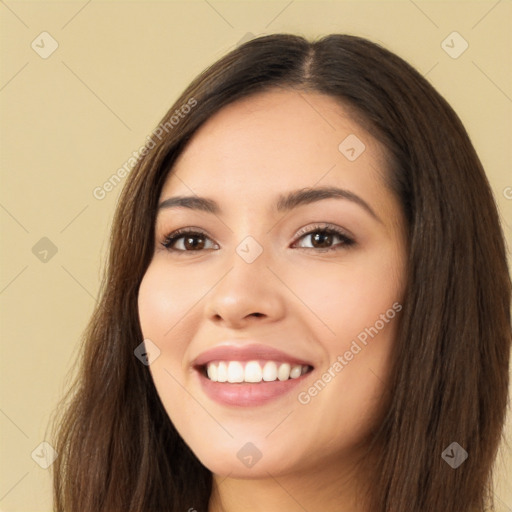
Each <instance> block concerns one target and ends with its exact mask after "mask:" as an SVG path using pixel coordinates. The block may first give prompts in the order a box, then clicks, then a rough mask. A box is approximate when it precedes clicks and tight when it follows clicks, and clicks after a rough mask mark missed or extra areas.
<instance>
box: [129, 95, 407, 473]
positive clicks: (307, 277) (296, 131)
mask: <svg viewBox="0 0 512 512" xmlns="http://www.w3.org/2000/svg"><path fill="white" fill-rule="evenodd" d="M386 173H387V168H386V155H385V151H384V149H383V147H382V146H381V145H380V144H379V143H378V142H377V141H376V140H375V139H374V138H373V137H372V136H370V134H369V133H367V132H366V131H364V130H363V128H362V127H361V126H359V125H358V124H357V123H356V122H355V121H354V120H352V118H351V117H350V116H349V113H348V112H347V110H346V109H344V107H343V106H342V105H340V103H339V102H337V101H336V100H334V99H332V98H331V97H329V96H325V95H322V94H317V93H305V92H298V91H284V90H279V91H272V92H265V93H261V94H258V95H256V96H252V97H250V98H247V99H243V100H240V101H238V102H236V103H233V104H231V105H229V106H227V107H225V108H224V109H222V110H221V111H220V112H219V113H217V114H216V115H215V116H213V117H212V118H210V119H209V120H208V122H206V123H205V124H204V125H203V126H202V127H201V129H200V130H199V131H198V132H196V134H195V136H194V137H193V139H192V140H191V141H190V143H189V145H188V146H187V147H186V149H185V150H184V152H183V153H182V154H181V155H180V157H179V159H178V160H177V161H176V163H175V165H174V167H173V169H172V170H171V172H170V173H169V175H168V177H167V180H166V182H165V184H164V187H163V189H162V193H161V197H160V201H159V204H161V207H160V208H159V212H158V216H157V221H156V236H155V240H154V255H153V258H152V261H151V263H150V265H149V268H148V270H147V272H146V274H145V276H144V278H143V280H142V283H141V286H140V291H139V298H138V306H139V319H140V324H141V328H142V332H143V335H144V338H145V339H146V347H147V348H148V351H149V352H150V354H151V351H152V348H151V347H154V346H156V347H158V350H159V351H160V352H159V355H158V357H156V359H154V360H153V362H152V363H151V364H150V366H149V369H150V372H151V375H152V378H153V380H154V383H155V386H156V389H157V391H158V393H159V396H160V398H161V400H162V403H163V405H164V407H165V409H166V411H167V413H168V415H169V417H170V419H171V421H172V422H173V424H174V425H175V427H176V429H177V430H178V432H179V433H180V435H181V436H182V438H183V439H184V440H185V442H186V443H187V444H188V445H189V446H190V448H191V449H192V450H193V451H194V453H195V454H196V455H197V457H198V458H199V459H200V460H201V462H202V463H203V464H204V465H205V466H206V467H207V468H208V469H210V470H211V471H212V472H214V473H216V474H219V475H228V474H230V476H231V477H241V478H257V477H261V476H268V474H269V473H270V474H271V475H273V476H277V475H284V474H291V473H293V472H300V471H316V470H318V468H322V469H325V468H328V467H331V466H335V465H336V464H339V462H340V461H342V460H350V458H351V457H353V456H354V455H356V446H358V444H359V443H360V442H361V440H363V439H364V438H365V436H366V435H367V434H368V433H369V432H371V430H372V429H373V428H375V426H376V423H378V421H379V415H378V414H377V411H378V410H379V404H381V403H382V401H383V397H384V393H385V390H386V385H387V384H386V383H387V377H388V369H389V367H390V362H391V361H390V351H391V348H392V345H393V341H394V337H395V333H396V329H397V323H398V322H399V318H400V312H399V311H400V309H401V300H402V295H403V290H404V286H405V283H404V279H403V278H404V265H405V259H406V239H405V235H404V219H403V216H402V213H401V208H400V205H399V203H398V200H397V199H396V198H395V196H394V195H393V193H392V192H391V190H390V189H389V188H388V187H387V185H386V180H385V177H386ZM317 189H318V190H317ZM320 189H325V190H324V191H323V192H322V191H320ZM185 196H190V197H191V198H192V199H188V200H186V199H183V198H184V197H185ZM177 197H181V198H182V199H181V200H180V201H177V200H176V199H175V198H177ZM173 198H174V201H172V199H173ZM205 200H207V201H205ZM162 203H163V204H162ZM178 230H179V232H177V231H178ZM148 340H151V342H149V341H148ZM157 354H158V351H157V352H153V355H157Z"/></svg>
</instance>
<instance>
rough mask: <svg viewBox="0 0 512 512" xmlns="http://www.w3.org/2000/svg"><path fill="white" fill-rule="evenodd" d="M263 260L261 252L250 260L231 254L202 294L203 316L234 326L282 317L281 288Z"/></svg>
mask: <svg viewBox="0 0 512 512" xmlns="http://www.w3.org/2000/svg"><path fill="white" fill-rule="evenodd" d="M267 263H268V261H267V259H266V258H265V257H264V253H263V254H261V255H260V256H259V257H258V258H256V260H254V261H252V262H251V263H248V262H247V261H245V260H244V259H243V258H242V257H240V256H239V255H238V254H235V255H234V257H233V258H231V259H230V262H229V264H230V266H229V269H228V271H227V272H225V273H224V275H223V276H222V277H221V278H220V280H219V281H218V282H217V284H216V285H214V287H213V289H212V290H211V291H210V293H208V294H207V296H206V303H205V304H206V306H205V313H206V316H207V318H208V319H209V320H211V321H212V322H215V323H217V324H219V325H220V324H223V326H224V327H228V328H235V329H239V328H243V327H247V326H248V325H250V324H252V323H254V322H258V323H261V322H264V323H269V322H275V321H277V320H279V319H280V318H282V317H283V315H284V310H285V297H284V293H285V290H284V288H283V285H282V283H281V282H280V281H279V280H278V279H276V277H275V276H274V273H273V272H272V271H271V270H270V269H269V268H268V266H267Z"/></svg>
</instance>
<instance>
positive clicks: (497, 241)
mask: <svg viewBox="0 0 512 512" xmlns="http://www.w3.org/2000/svg"><path fill="white" fill-rule="evenodd" d="M273 87H284V88H294V89H298V90H304V91H316V92H320V93H324V94H327V95H329V96H331V97H333V98H337V99H339V100H340V101H341V102H342V103H343V104H344V105H347V106H348V107H349V108H350V109H351V112H352V113H353V115H354V116H355V119H356V120H357V121H358V122H360V123H361V124H363V125H364V127H365V128H367V129H368V130H369V131H370V132H371V133H372V134H373V135H374V136H375V137H376V138H377V139H378V140H379V141H380V142H381V143H382V144H383V145H384V147H385V148H386V149H387V152H388V156H389V162H390V164H389V173H388V174H389V176H388V178H389V186H390V188H391V190H392V191H393V192H394V193H395V194H396V195H397V197H398V198H399V199H400V201H401V205H402V208H403V212H404V214H405V218H406V221H407V229H408V244H409V259H408V266H407V276H406V278H407V289H406V293H405V297H404V300H403V312H402V318H401V321H400V324H399V332H398V336H397V338H396V342H395V345H394V348H393V350H394V352H393V368H392V373H391V378H390V380H389V383H388V385H389V403H388V404H387V411H386V413H385V415H384V417H383V418H382V421H381V422H380V423H379V425H378V429H377V430H376V431H375V433H374V436H373V439H372V440H371V441H372V442H371V443H370V449H372V450H375V453H376V457H375V459H374V460H375V461H376V462H375V463H374V465H373V466H372V468H371V473H368V474H367V478H368V479H369V481H371V486H370V487H371V496H370V500H371V503H372V506H371V510H373V511H376V512H391V511H392V512H411V511H414V512H439V511H441V510H443V511H450V512H452V511H453V512H454V511H457V512H480V511H483V510H484V509H485V507H486V506H487V507H488V506H492V480H491V474H492V467H493V463H494V460H495V458H496V454H497V449H498V446H499V443H500V440H501V437H502V432H503V425H504V421H505V415H506V409H507V398H508V384H509V373H508V368H509V355H510V345H511V327H510V300H511V281H510V276H509V273H508V269H507V262H506V252H505V246H504V239H503V233H502V230H501V227H500V223H499V217H498V214H497V209H496V206H495V203H494V200H493V196H492V192H491V189H490V186H489V183H488V181H487V179H486V176H485V174H484V170H483V168H482V165H481V163H480V161H479V159H478V156H477V154H476V152H475V150H474V148H473V146H472V144H471V141H470V139H469V137H468V134H467V133H466V131H465V129H464V127H463V126H462V124H461V121H460V120H459V118H458V117H457V115H456V114H455V112H454V111H453V110H452V108H451V107H450V106H449V105H448V103H447V102H446V101H445V100H444V99H443V97H442V96H440V95H439V93H437V92H436V91H435V90H434V88H433V87H432V86H431V85H430V84H429V83H428V82H427V81H426V80H425V79H424V78H423V77H422V76H421V75H420V74H419V73H418V72H417V71H416V70H415V69H414V68H412V67H411V66H410V65H409V64H407V63H406V62H405V61H403V60H402V59H401V58H399V57H398V56H396V55H395V54H393V53H391V52H390V51H388V50H386V49H385V48H383V47H381V46H379V45H377V44H375V43H372V42H370V41H368V40H366V39H363V38H359V37H356V36H349V35H329V36H326V37H323V38H322V39H319V40H317V41H314V42H310V41H308V40H306V39H304V38H303V37H299V36H295V35H289V34H275V35H270V36H265V37H260V38H256V39H253V40H252V41H249V42H247V43H245V44H243V45H241V46H239V47H238V48H236V49H234V50H233V51H231V52H230V53H229V54H227V55H226V56H225V57H223V58H222V59H220V60H219V61H218V62H216V63H215V64H213V65H212V66H211V67H209V68H208V69H207V70H206V71H204V72H203V73H202V74H201V75H200V76H199V77H197V78H196V79H195V80H194V81H193V82H192V83H191V85H190V86H189V87H188V88H187V89H186V90H185V91H184V93H183V94H182V96H181V97H180V98H178V100H177V101H176V103H175V104H174V105H173V106H172V107H171V108H170V110H169V112H168V113H167V114H166V116H165V117H164V119H163V120H162V122H161V124H160V127H159V129H158V130H156V131H155V132H154V133H153V134H152V136H151V137H150V138H148V148H147V151H146V150H145V151H144V152H143V153H145V154H143V155H141V156H140V158H139V159H138V162H137V164H136V166H135V168H134V169H133V170H132V171H131V173H130V175H129V176H128V178H127V180H126V184H125V186H124V189H123V191H122V194H121V196H120V199H119V202H118V204H117V209H116V213H115V218H114V222H113V226H112V232H111V239H110V253H109V259H108V262H107V266H106V269H105V272H104V275H103V281H102V284H101V288H100V295H99V300H98V304H97V307H96V309H95V311H94V313H93V315H92V318H91V320H90V322H89V324H88V326H87V329H86V330H85V332H84V335H83V343H84V346H83V352H82V357H81V360H80V361H79V363H80V367H79V373H78V375H77V377H76V380H75V382H74V384H73V386H72V387H71V389H70V390H69V393H68V395H67V396H66V397H65V398H64V399H63V401H62V403H61V404H60V408H59V409H58V410H59V411H63V412H62V414H60V415H59V417H57V418H56V419H55V420H54V430H55V435H54V441H53V444H54V445H55V448H56V450H57V452H58V454H59V456H58V458H57V460H56V461H55V463H54V464H53V466H52V467H53V471H54V503H55V505H54V506H55V510H56V511H57V512H63V511H66V512H100V511H109V512H110V511H123V512H131V511H133V512H135V511H136V512H155V511H164V510H165V511H185V510H188V509H190V508H194V509H196V510H197V511H198V512H205V511H207V509H208V501H209V497H210V494H211V490H212V475H211V473H210V471H209V470H208V469H207V468H205V467H204V466H203V465H202V464H201V463H200V461H199V460H198V459H197V458H196V456H195V455H194V454H193V453H192V451H191V450H190V448H189V447H188V446H187V445H186V444H185V443H184V441H183V440H182V439H181V437H180V435H179V434H178V433H177V431H176V429H175V428H174V426H173V424H172V422H171V421H170V419H169V417H168V416H167V414H166V412H165V410H164V408H163V405H162V403H161V401H160V399H159V396H158V394H157V392H156V389H155V386H154V384H153V381H152V379H151V376H150V373H149V370H148V367H147V366H144V365H142V364H141V363H140V361H139V360H138V359H137V358H136V357H135V356H134V349H135V348H136V347H137V346H138V345H139V344H140V343H141V341H142V339H143V336H142V332H141V329H140V325H139V319H138V309H137V294H138V288H139V285H140V283H141V280H142V277H143V276H144V273H145V271H146V269H147V267H148V265H149V263H150V261H151V258H152V255H153V250H154V225H155V217H156V209H157V201H158V198H159V195H160V192H161V189H162V185H163V183H164V181H165V179H166V177H167V175H168V173H169V172H170V170H171V168H172V165H173V162H174V161H175V160H176V158H177V156H178V155H179V154H180V152H181V151H182V150H183V149H184V147H185V146H186V144H187V141H188V140H189V139H190V138H191V137H192V135H193V134H194V132H195V131H196V130H197V129H198V127H200V126H201V124H202V123H204V121H205V120H207V119H208V118H210V117H211V116H212V115H214V114H215V113H216V112H218V111H219V110H220V109H221V108H222V107H224V106H225V105H228V104H229V103H232V102H234V101H235V100H237V99H239V98H243V97H247V96H249V95H250V94H253V93H256V92H262V91H265V90H268V89H270V88H273ZM191 101H193V102H196V103H194V106H193V108H189V109H188V110H185V111H184V110H183V109H182V106H183V105H187V104H188V105H191V103H190V102H191ZM176 110H180V111H181V112H182V115H180V116H179V120H178V121H177V120H176V119H177V116H176ZM184 112H186V113H184ZM173 116H174V117H173ZM162 127H163V129H162ZM156 134H158V136H157V135H156ZM452 442H457V443H458V444H459V445H460V446H461V447H462V448H464V449H465V450H466V451H467V452H468V455H469V456H468V458H467V460H466V461H465V462H464V463H463V464H462V465H461V466H460V467H458V468H457V469H454V468H452V467H450V465H449V464H448V463H447V462H446V460H443V457H442V454H443V452H444V451H445V449H446V448H447V447H448V446H449V445H450V444H451V443H452ZM377 450H378V453H377Z"/></svg>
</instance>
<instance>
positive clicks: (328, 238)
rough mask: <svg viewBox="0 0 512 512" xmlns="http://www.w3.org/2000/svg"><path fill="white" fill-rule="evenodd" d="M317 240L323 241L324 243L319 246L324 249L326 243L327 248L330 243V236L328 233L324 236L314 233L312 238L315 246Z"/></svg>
mask: <svg viewBox="0 0 512 512" xmlns="http://www.w3.org/2000/svg"><path fill="white" fill-rule="evenodd" d="M318 239H324V243H323V244H321V247H326V242H327V247H328V245H329V242H332V235H331V234H329V233H325V234H319V233H316V234H315V235H314V236H313V240H314V245H316V242H317V241H318Z"/></svg>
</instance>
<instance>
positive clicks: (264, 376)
mask: <svg viewBox="0 0 512 512" xmlns="http://www.w3.org/2000/svg"><path fill="white" fill-rule="evenodd" d="M196 370H197V371H199V372H200V373H201V375H202V376H203V377H205V378H207V379H209V380H210V381H212V382H227V383H230V384H236V383H242V382H244V383H251V384H257V383H262V382H275V381H280V382H283V381H287V380H289V379H298V378H299V377H301V376H302V375H305V374H306V373H309V372H310V371H312V370H313V367H312V366H311V365H308V364H294V363H293V362H280V361H263V360H254V361H210V362H209V363H207V364H205V365H201V366H197V367H196Z"/></svg>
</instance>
